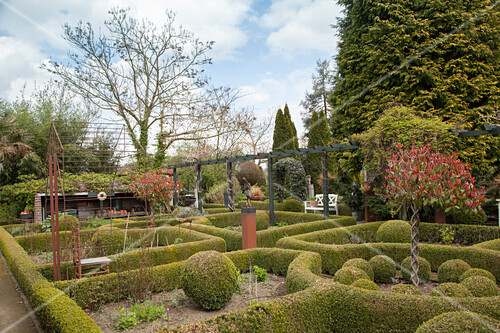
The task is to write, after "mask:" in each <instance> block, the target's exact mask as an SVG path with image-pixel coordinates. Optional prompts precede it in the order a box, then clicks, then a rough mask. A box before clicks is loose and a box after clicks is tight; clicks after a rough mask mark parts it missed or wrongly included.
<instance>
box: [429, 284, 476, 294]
mask: <svg viewBox="0 0 500 333" xmlns="http://www.w3.org/2000/svg"><path fill="white" fill-rule="evenodd" d="M431 296H446V297H472V293H471V292H470V291H469V289H467V288H466V287H465V286H463V285H461V284H458V283H455V282H445V283H441V284H440V285H439V286H437V287H434V289H432V291H431Z"/></svg>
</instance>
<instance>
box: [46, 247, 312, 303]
mask: <svg viewBox="0 0 500 333" xmlns="http://www.w3.org/2000/svg"><path fill="white" fill-rule="evenodd" d="M225 255H226V256H227V257H228V258H229V259H231V261H232V262H233V263H234V264H235V266H236V268H237V269H238V270H239V271H240V272H248V271H249V267H250V265H258V266H259V267H262V268H265V269H267V270H268V271H270V272H273V273H275V274H279V275H286V276H287V290H288V291H289V292H294V291H297V290H303V289H305V288H308V287H310V286H312V285H313V284H314V282H315V281H316V280H318V279H319V276H318V275H319V274H320V272H321V258H320V256H319V255H318V254H317V253H311V252H304V251H294V250H285V249H250V250H243V251H235V252H230V253H225ZM183 264H184V261H178V262H174V263H169V264H166V265H159V266H154V267H152V271H151V277H152V280H153V284H152V287H151V291H152V292H154V293H158V292H163V291H169V290H173V289H175V288H179V287H180V276H181V267H182V265H183ZM138 274H142V275H145V271H144V270H140V269H137V270H130V271H124V272H121V273H120V274H117V273H110V274H107V275H100V276H95V277H91V278H83V279H80V280H66V281H60V282H55V286H56V287H57V288H59V289H61V290H63V291H64V292H65V293H67V294H69V295H72V296H73V297H74V298H75V299H76V302H77V303H78V304H79V305H80V306H82V307H83V308H93V307H96V306H99V305H102V304H106V303H110V302H116V301H118V300H120V299H125V298H127V297H129V292H128V287H127V286H128V285H129V284H130V283H132V282H133V281H134V280H135V279H136V278H137V275H138Z"/></svg>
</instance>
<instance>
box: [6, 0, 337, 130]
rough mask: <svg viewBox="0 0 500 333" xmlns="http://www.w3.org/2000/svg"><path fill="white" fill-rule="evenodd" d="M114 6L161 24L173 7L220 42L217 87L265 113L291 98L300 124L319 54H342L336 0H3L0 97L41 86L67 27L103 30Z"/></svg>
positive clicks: (180, 18) (61, 51)
mask: <svg viewBox="0 0 500 333" xmlns="http://www.w3.org/2000/svg"><path fill="white" fill-rule="evenodd" d="M113 6H120V7H130V8H131V13H132V15H134V16H135V17H144V18H147V19H149V20H151V21H153V22H155V23H158V24H159V23H161V20H162V17H164V13H165V11H166V10H167V9H171V10H173V11H174V12H175V13H176V15H177V16H176V22H177V23H178V24H182V25H183V27H185V28H186V29H187V30H189V31H191V32H193V33H194V34H195V36H197V37H199V38H200V40H204V41H208V40H213V41H215V45H214V48H213V50H212V51H211V52H210V54H209V56H210V57H211V58H212V59H213V65H209V66H207V67H206V68H205V71H206V73H207V74H208V75H209V76H210V77H211V78H212V81H213V83H214V84H216V85H224V86H231V87H233V88H239V89H241V91H242V92H243V93H244V94H245V97H243V98H242V99H240V100H239V102H238V103H239V106H244V107H249V108H251V109H254V111H255V113H256V114H257V115H258V116H259V115H266V114H269V113H271V112H274V113H275V112H276V110H277V109H278V108H279V107H283V106H284V104H285V103H288V105H289V107H290V110H291V113H292V118H293V120H294V122H295V124H296V126H297V127H298V128H299V131H300V128H301V125H302V124H301V118H300V111H301V109H300V106H299V102H300V100H301V99H302V98H303V97H304V94H305V92H306V90H308V89H310V88H311V75H312V74H313V72H314V68H315V63H316V60H317V59H320V58H321V59H331V57H332V56H333V55H334V54H335V53H336V43H337V38H336V31H335V30H334V29H332V28H331V27H330V26H331V25H332V24H335V23H336V21H337V20H336V18H337V17H338V16H340V15H341V8H340V7H339V6H338V5H337V4H336V2H335V1H334V0H275V1H264V0H254V1H252V0H167V1H165V0H142V1H140V2H138V1H132V0H127V1H113V0H91V1H89V0H47V1H37V0H0V50H2V51H1V52H0V71H1V72H2V75H1V76H0V98H1V99H6V100H13V99H15V98H16V97H17V96H19V91H20V89H21V88H22V87H23V85H24V84H25V83H26V84H27V90H28V91H29V90H30V89H31V88H32V86H33V83H34V82H37V84H38V85H42V84H43V83H44V82H47V81H48V80H49V79H50V77H51V76H50V74H48V73H47V72H45V71H43V70H41V69H40V68H39V67H40V64H42V63H43V62H44V61H47V59H50V58H55V59H59V60H61V59H63V58H64V57H65V55H66V54H67V52H68V50H69V48H70V46H69V45H68V44H67V43H66V42H65V41H64V40H63V39H62V38H61V37H60V36H61V34H62V25H63V24H64V23H69V24H70V25H75V24H76V23H77V22H78V21H79V20H81V21H84V22H87V21H88V22H91V23H92V25H93V26H94V27H102V26H103V22H104V20H105V19H106V18H107V11H108V10H109V8H111V7H113Z"/></svg>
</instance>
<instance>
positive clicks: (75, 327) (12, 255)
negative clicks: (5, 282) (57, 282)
mask: <svg viewBox="0 0 500 333" xmlns="http://www.w3.org/2000/svg"><path fill="white" fill-rule="evenodd" d="M0 250H1V251H2V253H3V255H4V256H5V258H6V259H7V263H8V265H9V268H10V270H11V272H12V273H13V274H14V276H15V277H16V280H17V282H18V283H19V286H20V287H21V289H22V290H23V292H24V294H25V295H26V297H28V300H29V302H30V304H31V307H32V308H33V309H35V314H36V316H37V317H38V320H39V321H40V323H41V325H42V327H43V328H44V330H45V331H47V332H68V333H69V332H86V333H90V332H101V330H100V329H99V327H98V326H97V324H96V323H95V322H94V321H93V320H92V319H91V318H90V317H89V316H87V314H86V313H85V312H84V311H83V310H82V309H81V308H80V307H78V305H77V304H76V303H75V302H74V301H73V300H72V299H70V298H69V297H68V296H66V295H65V294H64V293H63V292H61V291H60V290H58V289H56V288H54V287H53V285H52V284H51V283H49V282H48V281H47V280H46V279H45V278H44V277H43V276H42V275H41V274H40V273H39V272H38V271H37V269H36V266H35V264H34V263H33V261H31V259H30V258H29V256H28V255H27V253H26V252H25V251H24V249H23V248H22V247H21V246H20V245H19V244H18V243H17V242H16V241H15V240H14V238H13V237H12V236H11V235H10V234H9V233H8V232H7V231H5V229H3V228H1V227H0Z"/></svg>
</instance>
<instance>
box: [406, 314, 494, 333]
mask: <svg viewBox="0 0 500 333" xmlns="http://www.w3.org/2000/svg"><path fill="white" fill-rule="evenodd" d="M499 331H500V321H498V320H496V319H493V318H491V317H488V316H485V315H481V314H478V313H474V312H467V311H457V312H446V313H443V314H440V315H439V316H436V317H434V318H432V319H430V320H428V321H426V322H425V323H423V324H422V325H420V326H419V328H418V329H417V331H416V333H449V332H453V333H470V332H481V333H496V332H499Z"/></svg>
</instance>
